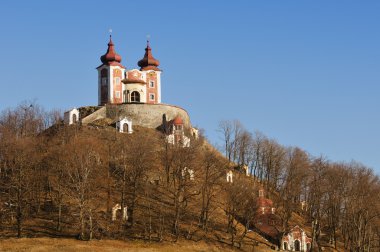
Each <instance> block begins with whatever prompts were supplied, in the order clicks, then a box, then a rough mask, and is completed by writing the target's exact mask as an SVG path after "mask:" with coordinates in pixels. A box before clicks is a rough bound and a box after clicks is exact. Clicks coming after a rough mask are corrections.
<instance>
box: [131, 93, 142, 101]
mask: <svg viewBox="0 0 380 252" xmlns="http://www.w3.org/2000/svg"><path fill="white" fill-rule="evenodd" d="M131 102H140V93H139V92H137V91H133V92H132V94H131Z"/></svg>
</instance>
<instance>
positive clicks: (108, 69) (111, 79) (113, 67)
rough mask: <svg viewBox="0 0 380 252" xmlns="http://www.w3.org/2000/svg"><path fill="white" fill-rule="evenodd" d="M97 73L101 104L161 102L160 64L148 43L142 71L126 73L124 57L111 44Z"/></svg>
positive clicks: (128, 71)
mask: <svg viewBox="0 0 380 252" xmlns="http://www.w3.org/2000/svg"><path fill="white" fill-rule="evenodd" d="M100 60H101V61H102V65H100V66H99V67H97V70H98V104H99V105H100V106H103V105H105V104H122V103H150V104H157V103H161V70H160V69H159V68H158V66H159V64H160V62H159V61H158V60H157V59H155V58H154V57H153V55H152V49H151V48H150V46H149V41H147V46H146V48H145V55H144V57H143V58H142V59H141V60H140V61H139V62H138V63H137V64H138V66H139V67H140V69H132V70H126V68H125V67H124V66H123V65H122V64H121V56H120V55H119V54H117V53H116V51H115V45H114V43H113V42H112V37H111V36H110V41H109V43H108V49H107V52H106V54H104V55H103V56H101V57H100Z"/></svg>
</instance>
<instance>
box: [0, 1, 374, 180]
mask: <svg viewBox="0 0 380 252" xmlns="http://www.w3.org/2000/svg"><path fill="white" fill-rule="evenodd" d="M110 28H112V30H113V41H114V43H115V47H116V51H117V52H118V53H119V54H120V55H121V56H122V58H123V61H122V63H123V64H124V65H125V66H126V67H127V68H129V69H130V68H136V67H137V61H138V60H139V59H141V58H142V56H143V54H144V48H145V40H146V35H147V34H150V35H151V47H152V49H153V51H152V52H153V55H154V56H155V57H156V58H158V59H159V60H160V62H161V66H160V67H161V68H162V69H163V71H164V72H163V76H162V85H163V86H162V96H163V97H162V98H163V102H165V103H169V104H176V105H179V106H181V107H184V108H186V109H187V110H188V112H189V113H190V116H191V119H192V122H193V124H194V125H197V126H199V127H200V128H203V129H205V131H206V135H207V136H208V138H209V139H210V141H211V142H212V143H216V142H218V141H220V139H219V137H218V133H217V132H216V129H217V126H218V122H219V121H220V120H222V119H239V120H240V121H241V122H242V123H243V124H244V125H245V127H246V128H247V129H248V130H250V131H252V132H254V131H256V130H258V131H261V132H263V133H264V134H265V135H267V136H269V137H271V138H275V139H276V140H278V142H280V143H281V144H283V145H287V146H299V147H301V148H303V149H305V150H307V151H308V152H309V153H311V154H312V155H315V156H318V155H320V154H323V155H325V156H327V157H328V158H329V159H331V160H334V161H351V160H352V159H354V160H357V161H360V162H362V163H364V164H365V165H367V166H369V167H372V168H374V169H376V171H377V173H378V174H380V134H379V130H380V113H379V108H380V99H379V98H380V97H379V96H380V1H378V0H374V1H370V0H368V1H349V0H344V1H343V0H342V1H338V0H321V1H296V0H289V1H280V0H277V1H270V0H265V1H248V0H247V1H193V0H192V1H157V0H156V1H147V0H146V1H126V0H124V1H104V0H103V1H2V2H1V3H0V32H1V35H2V36H1V39H0V48H1V60H0V66H1V67H0V73H1V81H0V87H1V89H0V110H2V109H4V108H6V107H13V106H16V105H17V104H18V103H20V102H21V101H23V100H33V99H35V100H36V101H37V103H39V104H41V105H42V106H44V107H45V108H46V109H51V108H61V109H63V110H65V109H69V108H71V107H79V106H85V105H96V103H97V72H96V70H95V68H96V67H97V66H99V65H100V63H101V62H100V59H99V57H100V56H101V55H102V54H104V53H105V51H106V49H107V42H108V30H109V29H110Z"/></svg>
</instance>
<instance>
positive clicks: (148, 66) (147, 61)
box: [137, 40, 161, 71]
mask: <svg viewBox="0 0 380 252" xmlns="http://www.w3.org/2000/svg"><path fill="white" fill-rule="evenodd" d="M137 65H138V66H139V67H140V70H141V71H146V70H155V71H161V70H160V69H159V68H158V66H159V65H160V61H158V60H157V59H155V58H154V57H153V55H152V49H151V48H150V46H149V40H148V41H147V45H146V48H145V55H144V58H142V59H141V60H139V62H138V63H137Z"/></svg>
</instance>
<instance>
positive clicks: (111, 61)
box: [100, 35, 124, 68]
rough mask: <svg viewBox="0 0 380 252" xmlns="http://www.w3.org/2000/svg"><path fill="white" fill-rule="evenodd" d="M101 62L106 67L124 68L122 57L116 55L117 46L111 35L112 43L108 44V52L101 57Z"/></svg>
mask: <svg viewBox="0 0 380 252" xmlns="http://www.w3.org/2000/svg"><path fill="white" fill-rule="evenodd" d="M100 60H101V61H102V63H103V64H104V65H109V66H120V67H122V68H124V66H123V65H121V64H120V62H121V56H120V55H119V54H117V53H116V51H115V45H114V43H113V42H112V36H111V35H110V41H109V42H108V49H107V52H106V53H105V54H104V55H102V56H101V57H100Z"/></svg>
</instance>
